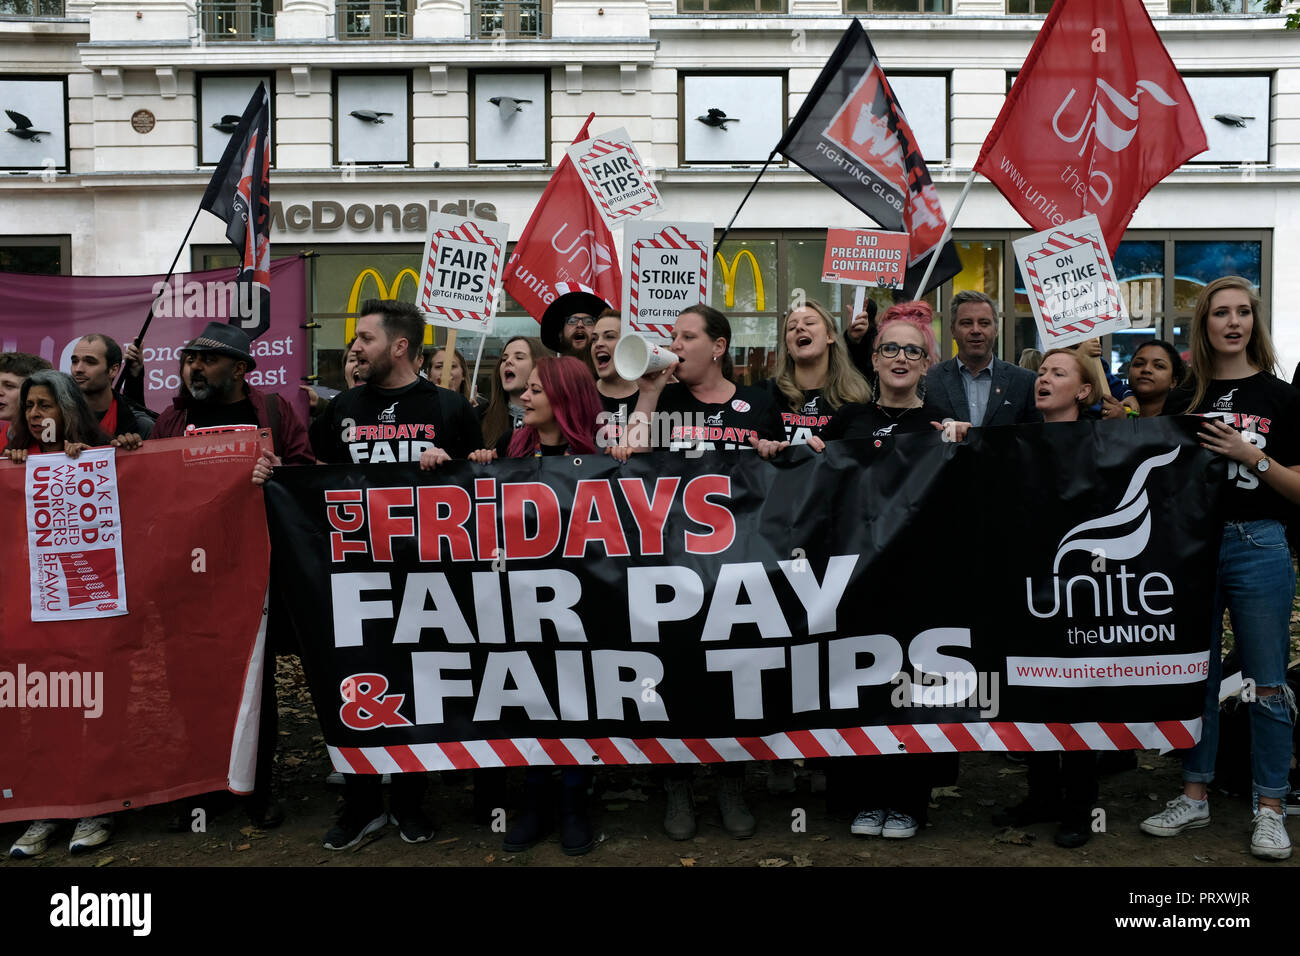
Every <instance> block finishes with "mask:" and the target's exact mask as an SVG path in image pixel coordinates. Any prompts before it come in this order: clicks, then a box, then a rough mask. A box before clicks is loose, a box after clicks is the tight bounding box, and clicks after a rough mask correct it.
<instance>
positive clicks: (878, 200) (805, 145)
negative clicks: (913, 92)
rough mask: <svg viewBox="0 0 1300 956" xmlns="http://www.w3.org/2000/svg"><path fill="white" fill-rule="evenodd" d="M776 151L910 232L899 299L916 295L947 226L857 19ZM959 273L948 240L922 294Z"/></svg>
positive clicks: (878, 219) (882, 220)
mask: <svg viewBox="0 0 1300 956" xmlns="http://www.w3.org/2000/svg"><path fill="white" fill-rule="evenodd" d="M776 148H777V151H778V152H780V153H783V154H784V155H785V156H786V157H787V158H788V159H790V160H791V161H793V162H795V163H797V164H798V165H799V166H802V167H803V168H804V169H805V170H807V171H808V172H809V173H810V174H812V175H813V176H815V177H816V178H818V179H820V180H821V181H822V182H824V183H825V184H826V185H827V186H830V187H831V189H834V190H835V191H836V192H837V193H839V194H840V195H841V196H843V197H844V198H845V199H847V200H848V201H849V202H851V203H853V205H855V206H857V207H858V208H859V209H861V210H862V211H863V212H864V213H866V214H867V215H868V216H870V217H871V218H872V219H874V220H875V221H876V222H878V223H880V225H881V226H883V227H884V228H885V229H889V230H892V231H894V232H906V233H907V234H908V236H909V237H910V239H911V250H910V252H909V254H908V262H907V276H906V278H905V279H904V281H903V292H902V294H903V297H904V298H907V299H914V298H916V297H917V295H918V291H917V288H916V287H917V285H918V284H919V283H920V281H921V276H922V275H924V274H925V269H926V266H927V265H928V264H929V260H930V256H931V255H932V254H934V252H935V251H936V249H938V247H939V243H940V241H941V240H942V238H943V234H944V230H945V229H946V227H947V222H946V220H945V219H944V216H943V208H942V207H941V206H940V205H939V194H938V192H936V191H935V188H934V183H933V182H932V181H931V180H930V172H929V170H927V169H926V167H925V160H924V159H922V158H921V152H920V149H919V148H918V147H917V145H916V137H915V136H913V134H912V130H911V127H909V126H908V125H907V120H906V119H905V118H904V116H903V110H902V108H901V107H900V106H899V105H898V100H897V99H895V97H894V91H893V90H892V89H890V86H889V81H888V80H887V79H885V73H884V71H883V70H882V69H881V68H880V62H879V61H878V60H877V59H876V51H875V50H874V49H872V46H871V41H870V40H869V39H867V33H866V31H865V30H863V29H862V24H861V23H860V22H859V21H858V20H857V19H856V18H854V20H853V22H852V23H851V24H850V25H849V28H848V29H847V30H845V31H844V36H843V37H842V38H841V39H840V42H839V44H838V45H837V46H836V47H835V52H834V53H832V54H831V58H830V59H829V60H828V61H827V62H826V66H825V67H824V68H823V69H822V72H821V75H820V76H819V77H817V82H815V83H814V84H813V86H812V89H811V90H809V92H808V98H807V99H805V100H804V101H803V105H802V106H801V107H800V108H799V112H798V113H797V114H796V115H795V117H794V119H793V120H791V122H790V127H789V128H788V129H787V130H786V131H785V136H783V137H782V138H781V142H780V143H778V144H777V147H776ZM960 271H961V260H960V258H958V256H957V248H956V246H954V245H953V243H952V241H951V240H949V241H948V242H947V243H945V244H944V246H943V248H942V250H940V251H939V261H938V263H936V265H935V269H934V272H933V274H932V275H931V276H930V282H929V284H928V285H927V287H926V289H924V290H921V294H924V293H925V292H928V291H929V290H930V289H933V288H934V287H935V286H938V285H942V284H943V283H944V282H947V281H948V280H949V279H950V278H952V277H953V276H955V275H956V274H957V273H958V272H960Z"/></svg>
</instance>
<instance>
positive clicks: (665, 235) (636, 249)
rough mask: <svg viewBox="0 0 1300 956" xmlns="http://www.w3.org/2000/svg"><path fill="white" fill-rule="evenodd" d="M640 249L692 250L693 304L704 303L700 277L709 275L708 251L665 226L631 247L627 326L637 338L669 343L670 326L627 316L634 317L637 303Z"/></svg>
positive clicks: (677, 230)
mask: <svg viewBox="0 0 1300 956" xmlns="http://www.w3.org/2000/svg"><path fill="white" fill-rule="evenodd" d="M643 247H644V248H647V249H685V250H692V249H693V250H695V251H696V252H698V253H699V254H700V297H699V299H697V300H696V302H707V301H708V299H707V293H708V289H707V288H705V284H704V277H705V276H706V275H707V274H708V271H709V270H708V265H709V250H708V249H706V248H705V247H704V244H703V243H699V242H694V241H692V240H690V239H687V238H686V237H685V236H684V235H682V233H681V230H679V229H678V228H677V227H676V226H669V227H668V228H667V229H664V230H663V231H662V232H658V233H656V234H655V235H653V236H650V237H648V238H646V239H641V240H638V241H637V242H634V243H632V265H631V268H632V282H631V291H630V293H629V296H628V297H629V299H630V300H631V301H630V303H629V305H628V315H629V319H628V324H629V325H631V326H632V331H633V332H640V333H641V334H645V333H647V332H648V333H650V334H652V335H660V336H663V337H664V338H666V339H671V338H672V337H673V327H672V326H671V325H662V324H660V323H657V322H638V321H636V320H635V319H633V318H630V316H634V315H636V314H637V300H638V297H639V295H640V283H639V282H638V281H637V277H638V276H640V275H641V249H642V248H643ZM696 302H688V303H687V305H695V304H696Z"/></svg>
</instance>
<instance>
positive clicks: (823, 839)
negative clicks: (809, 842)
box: [813, 833, 830, 843]
mask: <svg viewBox="0 0 1300 956" xmlns="http://www.w3.org/2000/svg"><path fill="white" fill-rule="evenodd" d="M813 839H814V840H816V841H817V842H818V843H825V842H826V841H827V840H829V839H830V837H828V836H827V835H826V834H825V833H819V834H817V835H816V836H815V837H813Z"/></svg>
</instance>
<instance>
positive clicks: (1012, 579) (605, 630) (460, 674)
mask: <svg viewBox="0 0 1300 956" xmlns="http://www.w3.org/2000/svg"><path fill="white" fill-rule="evenodd" d="M786 455H787V457H785V458H783V459H781V460H778V461H775V462H766V461H762V460H761V459H759V458H758V456H757V455H755V454H749V453H746V452H740V453H731V454H724V453H707V454H704V455H703V456H701V457H699V458H695V459H687V458H685V457H684V456H678V455H669V454H653V455H645V456H635V457H634V458H633V460H632V461H631V462H629V463H627V464H625V465H619V464H618V463H617V462H616V461H613V460H612V459H610V458H608V457H606V456H599V455H596V456H588V457H584V458H545V459H541V458H530V459H523V460H517V461H498V462H496V463H494V464H492V465H490V466H476V465H472V464H470V463H468V462H457V463H455V464H453V465H450V466H447V467H444V468H442V469H439V470H438V471H437V472H432V473H429V472H420V471H419V470H418V468H417V467H416V466H414V465H374V466H369V467H344V466H328V467H303V468H282V469H278V470H277V472H276V477H275V479H274V480H273V481H272V482H270V483H269V484H268V486H267V510H268V514H269V518H270V527H271V540H272V560H273V563H274V564H275V572H276V575H277V577H278V578H279V579H280V580H281V581H292V582H293V585H292V587H291V588H289V589H288V591H289V593H288V601H289V603H290V605H291V606H290V611H289V613H290V616H291V618H292V622H293V625H294V627H295V629H296V631H297V634H298V637H299V640H300V641H301V644H302V648H303V653H304V662H305V665H306V670H307V674H308V678H309V680H310V682H311V685H312V693H313V696H314V698H315V702H316V709H317V712H318V714H319V716H320V720H321V724H322V727H323V728H324V735H325V741H326V743H327V745H328V746H329V747H330V752H331V756H332V757H333V759H334V763H335V766H336V767H338V768H339V769H341V770H355V771H358V772H374V771H377V772H387V771H393V770H416V769H420V768H421V767H423V768H426V769H435V770H436V769H446V768H450V767H466V766H476V765H478V766H499V765H502V764H506V765H511V764H520V763H525V762H526V763H543V764H544V763H568V762H573V761H577V762H579V763H582V764H586V765H591V764H593V763H600V762H604V763H622V762H631V763H638V762H669V761H679V762H682V761H697V760H699V761H711V760H720V759H722V760H740V759H771V758H773V757H795V756H801V755H803V756H820V755H823V754H829V755H835V754H851V753H862V754H871V753H898V752H925V751H952V750H976V749H986V750H987V749H998V750H1002V749H1045V750H1060V749H1087V748H1091V749H1108V748H1125V747H1162V748H1168V747H1171V746H1174V747H1176V746H1188V745H1190V744H1191V743H1192V742H1193V741H1194V739H1195V738H1196V737H1197V736H1198V735H1199V733H1200V715H1201V707H1202V701H1203V694H1204V679H1205V677H1204V675H1205V671H1206V662H1207V659H1208V649H1209V624H1210V615H1211V613H1212V600H1213V591H1214V587H1213V585H1214V575H1215V567H1216V561H1217V555H1218V540H1219V534H1220V530H1221V525H1220V523H1219V518H1218V514H1217V511H1218V508H1217V505H1218V497H1219V491H1218V489H1219V487H1220V485H1221V482H1222V479H1223V476H1224V472H1223V466H1222V463H1221V462H1216V461H1215V460H1214V459H1213V458H1212V456H1211V455H1210V454H1209V453H1208V452H1205V451H1204V450H1202V449H1201V448H1200V447H1199V445H1198V443H1197V441H1196V439H1195V421H1194V420H1188V419H1183V420H1180V419H1158V420H1147V421H1113V422H1097V423H1078V424H1070V425H1026V426H1017V427H1010V428H993V429H984V430H976V431H974V432H972V440H971V441H970V442H969V443H968V444H965V445H952V444H944V443H943V442H941V441H940V440H939V437H938V435H937V433H936V434H935V435H928V434H920V435H904V436H900V437H898V438H897V439H895V438H890V437H884V438H881V439H879V440H877V441H875V442H833V443H831V444H830V445H829V446H828V448H827V450H826V452H825V453H824V454H821V455H818V454H814V453H812V452H811V451H809V450H808V449H806V448H798V449H791V450H790V451H789V452H787V453H786Z"/></svg>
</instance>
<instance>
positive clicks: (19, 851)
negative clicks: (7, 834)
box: [9, 820, 59, 860]
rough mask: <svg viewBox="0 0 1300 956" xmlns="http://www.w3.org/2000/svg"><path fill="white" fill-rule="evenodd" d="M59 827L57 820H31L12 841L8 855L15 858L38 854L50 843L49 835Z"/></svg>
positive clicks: (19, 858) (23, 858) (20, 858)
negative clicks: (20, 834)
mask: <svg viewBox="0 0 1300 956" xmlns="http://www.w3.org/2000/svg"><path fill="white" fill-rule="evenodd" d="M58 828H59V823H58V821H57V820H33V821H32V822H31V824H29V825H28V827H27V830H26V831H25V832H24V833H23V835H22V836H20V837H19V838H18V839H17V840H15V841H14V845H13V846H11V847H10V848H9V855H10V856H11V857H13V858H14V859H15V860H25V859H27V858H28V857H33V856H40V855H41V854H42V853H44V852H45V848H46V847H47V846H48V845H49V843H50V837H51V836H53V835H54V831H55V830H57V829H58Z"/></svg>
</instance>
